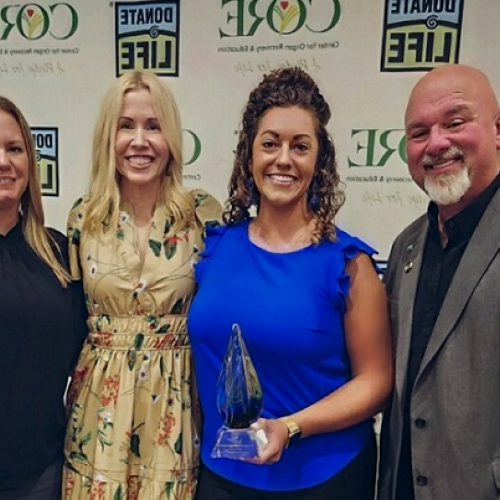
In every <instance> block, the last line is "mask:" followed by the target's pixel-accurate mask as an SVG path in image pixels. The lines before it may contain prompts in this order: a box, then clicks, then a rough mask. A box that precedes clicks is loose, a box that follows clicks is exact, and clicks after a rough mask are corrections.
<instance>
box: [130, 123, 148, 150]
mask: <svg viewBox="0 0 500 500" xmlns="http://www.w3.org/2000/svg"><path fill="white" fill-rule="evenodd" d="M146 143H147V140H146V133H145V130H144V129H143V128H140V127H137V128H136V129H135V130H134V136H133V137H132V144H133V145H134V146H138V147H141V146H145V145H146Z"/></svg>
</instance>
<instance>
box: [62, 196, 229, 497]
mask: <svg viewBox="0 0 500 500" xmlns="http://www.w3.org/2000/svg"><path fill="white" fill-rule="evenodd" d="M192 194H193V196H194V200H195V205H196V217H195V220H194V221H193V222H192V224H191V226H190V227H188V228H186V229H184V230H182V231H179V232H177V233H173V231H172V230H171V228H172V226H173V224H172V220H171V218H170V217H169V215H168V214H167V213H166V211H165V209H164V208H163V207H157V208H156V209H155V213H154V216H153V218H152V220H151V230H150V239H149V246H148V249H147V252H146V256H145V258H144V261H143V263H141V260H140V257H139V251H138V245H137V238H136V232H135V225H134V214H133V210H132V207H131V206H130V205H127V204H124V205H123V206H121V207H120V210H121V211H120V218H119V223H118V227H117V228H114V229H113V228H108V229H107V230H106V231H105V232H104V234H103V235H101V236H99V237H97V236H95V235H93V234H86V235H83V234H82V223H83V214H84V211H85V204H86V199H80V200H78V201H77V203H75V206H74V207H73V209H72V211H71V213H70V216H69V220H68V236H69V240H70V259H71V265H72V273H73V277H74V278H75V279H82V280H83V284H84V289H85V297H86V300H87V307H88V311H89V318H88V327H89V334H88V337H87V340H86V344H85V346H84V348H83V351H82V353H81V355H80V359H79V361H78V365H77V367H76V370H75V373H74V377H73V380H72V383H71V387H70V389H69V392H68V402H69V404H70V407H71V410H70V415H69V422H68V430H67V435H66V442H65V457H66V465H65V471H64V476H65V484H64V491H65V498H66V499H71V500H76V499H82V500H83V499H85V500H94V499H99V500H108V499H109V500H111V499H113V500H114V499H128V500H131V499H138V500H146V499H147V500H153V499H154V500H156V499H160V498H161V499H172V500H173V499H175V500H191V499H192V497H193V495H194V488H195V484H196V473H197V467H198V461H199V438H198V429H197V426H196V425H195V424H194V422H196V421H197V417H198V416H197V415H196V414H195V413H196V410H197V408H198V405H197V404H194V403H193V400H192V387H191V382H192V378H193V374H192V370H191V366H192V360H191V350H190V346H189V341H188V338H187V332H186V313H187V310H188V308H189V305H190V303H191V300H192V297H193V293H194V286H195V284H194V278H193V265H194V263H195V262H196V261H197V260H198V257H199V252H200V250H201V249H202V248H203V244H204V243H203V238H204V233H203V228H204V227H205V225H208V226H210V225H217V224H218V220H219V219H220V205H219V203H218V202H217V201H216V200H215V199H214V198H212V197H211V196H210V195H208V194H206V193H204V192H202V191H195V192H193V193H192Z"/></svg>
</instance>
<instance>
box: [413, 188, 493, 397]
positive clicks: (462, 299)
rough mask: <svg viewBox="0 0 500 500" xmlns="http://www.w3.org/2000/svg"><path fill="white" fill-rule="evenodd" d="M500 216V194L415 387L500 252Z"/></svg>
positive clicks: (468, 254)
mask: <svg viewBox="0 0 500 500" xmlns="http://www.w3.org/2000/svg"><path fill="white" fill-rule="evenodd" d="M499 212H500V190H499V191H497V193H496V194H495V196H494V197H493V199H492V201H491V203H490V204H489V205H488V207H487V208H486V211H485V213H484V215H483V216H482V217H481V220H480V221H479V224H478V226H477V228H476V230H475V231H474V233H473V235H472V238H471V240H470V241H469V244H468V245H467V248H466V250H465V253H464V255H463V257H462V259H461V261H460V264H459V266H458V269H457V270H456V272H455V276H454V277H453V280H452V282H451V285H450V288H449V289H448V293H447V294H446V297H445V300H444V302H443V306H442V308H441V312H440V313H439V316H438V318H437V321H436V324H435V326H434V330H433V332H432V335H431V338H430V339H429V344H428V345H427V349H426V351H425V354H424V357H423V359H422V363H421V365H420V370H419V373H418V375H417V379H416V380H415V387H416V386H417V385H418V380H419V378H420V376H421V374H422V373H423V371H424V370H425V368H426V366H428V364H429V363H430V361H431V360H432V359H433V358H434V356H436V353H437V352H438V350H439V349H440V348H441V346H442V345H443V343H444V342H445V341H446V339H447V338H448V336H449V335H450V333H451V331H452V329H453V327H454V326H455V324H456V322H457V321H458V319H459V318H460V316H461V314H462V312H463V311H464V309H465V307H466V305H467V302H468V300H469V298H470V296H471V295H472V293H473V292H474V289H475V287H476V286H477V284H478V282H479V281H480V280H481V277H482V276H483V274H484V272H485V271H486V269H487V268H488V266H489V265H490V263H491V261H492V260H493V258H494V257H495V255H496V254H497V253H498V251H499V249H500V219H499Z"/></svg>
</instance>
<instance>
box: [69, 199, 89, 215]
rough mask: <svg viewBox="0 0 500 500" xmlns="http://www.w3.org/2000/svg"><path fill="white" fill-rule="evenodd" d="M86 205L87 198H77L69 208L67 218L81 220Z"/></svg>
mask: <svg viewBox="0 0 500 500" xmlns="http://www.w3.org/2000/svg"><path fill="white" fill-rule="evenodd" d="M88 203H89V198H88V196H81V197H80V198H78V199H77V200H76V201H75V202H74V203H73V205H72V207H71V210H70V212H69V218H78V219H82V218H83V214H84V213H85V210H86V208H87V205H88Z"/></svg>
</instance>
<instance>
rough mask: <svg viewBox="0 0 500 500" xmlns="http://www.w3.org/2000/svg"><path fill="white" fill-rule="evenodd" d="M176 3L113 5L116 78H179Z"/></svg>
mask: <svg viewBox="0 0 500 500" xmlns="http://www.w3.org/2000/svg"><path fill="white" fill-rule="evenodd" d="M179 9H180V7H179V0H164V1H152V2H116V3H115V33H116V40H115V50H116V76H120V75H122V74H123V73H125V72H126V71H130V70H133V69H146V70H149V71H152V72H153V73H156V74H157V75H158V76H179Z"/></svg>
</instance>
